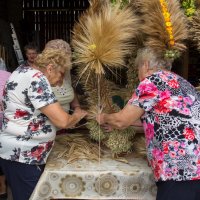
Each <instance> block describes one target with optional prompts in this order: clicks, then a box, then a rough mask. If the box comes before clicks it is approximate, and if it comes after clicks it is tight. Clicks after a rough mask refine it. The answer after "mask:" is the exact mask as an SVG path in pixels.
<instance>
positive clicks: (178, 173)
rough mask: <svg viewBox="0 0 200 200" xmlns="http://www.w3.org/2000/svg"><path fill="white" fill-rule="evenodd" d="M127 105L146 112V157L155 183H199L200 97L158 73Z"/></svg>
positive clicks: (183, 82)
mask: <svg viewBox="0 0 200 200" xmlns="http://www.w3.org/2000/svg"><path fill="white" fill-rule="evenodd" d="M129 103H130V104H132V105H136V106H139V107H141V108H142V109H144V110H145V114H144V115H143V116H142V122H143V126H144V130H145V137H146V146H147V156H148V161H149V164H150V165H151V167H152V169H153V173H154V177H155V180H156V181H165V180H176V181H181V180H196V179H200V95H199V93H197V92H196V91H195V88H194V87H193V86H192V85H191V84H190V83H188V82H187V81H186V80H185V79H183V78H182V77H180V76H178V75H176V74H174V73H172V72H168V71H158V72H156V73H154V74H152V75H151V76H148V77H147V78H145V79H144V80H143V81H142V82H141V83H140V84H139V86H138V87H137V89H136V92H135V93H134V94H133V96H132V98H131V99H130V100H129Z"/></svg>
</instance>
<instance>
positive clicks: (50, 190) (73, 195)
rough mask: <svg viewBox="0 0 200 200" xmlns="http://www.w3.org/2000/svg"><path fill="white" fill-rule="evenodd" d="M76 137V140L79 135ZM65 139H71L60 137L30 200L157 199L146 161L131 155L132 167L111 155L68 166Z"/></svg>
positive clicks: (129, 160)
mask: <svg viewBox="0 0 200 200" xmlns="http://www.w3.org/2000/svg"><path fill="white" fill-rule="evenodd" d="M77 134H79V133H77ZM85 134H86V133H84V134H83V135H85ZM73 135H74V137H75V135H76V133H74V134H73ZM64 137H69V136H68V135H63V136H57V137H56V143H55V146H54V148H53V150H52V152H51V154H50V156H49V159H48V161H47V164H46V167H45V170H44V172H43V174H42V176H41V177H40V180H39V182H38V184H37V186H36V188H35V190H34V192H33V193H32V195H31V197H30V200H44V199H45V200H50V199H134V200H155V199H156V190H157V189H156V185H155V182H154V178H153V174H152V170H151V168H149V167H148V165H147V161H146V160H144V159H141V158H136V157H134V156H133V155H132V154H130V155H129V156H128V157H125V158H126V159H127V160H128V163H125V162H119V161H117V160H113V159H112V158H111V154H110V153H109V152H107V153H108V154H106V155H104V157H103V158H102V157H101V159H100V160H99V161H94V162H92V161H89V160H82V159H80V160H78V161H75V162H73V163H68V162H67V159H65V158H63V157H62V158H61V157H60V155H61V154H63V152H65V151H66V145H67V144H64V142H63V141H65V138H64ZM70 137H72V136H70Z"/></svg>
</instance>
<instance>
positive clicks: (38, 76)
mask: <svg viewBox="0 0 200 200" xmlns="http://www.w3.org/2000/svg"><path fill="white" fill-rule="evenodd" d="M41 75H42V72H37V73H35V74H34V75H33V78H34V77H37V78H40V77H41Z"/></svg>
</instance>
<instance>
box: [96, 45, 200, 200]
mask: <svg viewBox="0 0 200 200" xmlns="http://www.w3.org/2000/svg"><path fill="white" fill-rule="evenodd" d="M136 65H137V66H138V70H139V73H138V75H139V80H140V83H139V85H138V87H137V88H136V90H135V93H134V94H133V96H132V97H131V99H130V100H129V102H128V103H127V105H126V106H125V107H124V108H123V109H122V110H121V111H119V112H118V113H113V114H105V113H101V114H99V115H97V121H98V123H99V124H101V125H104V126H109V128H117V129H123V128H126V127H128V126H130V125H132V124H134V123H135V122H136V121H137V120H141V121H142V124H143V127H144V131H145V137H146V148H147V158H148V161H149V164H150V166H151V168H152V170H153V174H154V178H155V181H156V184H157V188H158V191H157V200H177V199H181V200H188V199H190V200H197V199H200V187H199V185H200V114H199V111H200V95H199V93H197V92H196V90H195V88H194V87H193V86H192V85H191V84H190V83H189V82H188V81H187V80H185V79H184V78H182V77H180V76H178V75H177V74H175V73H173V72H171V71H170V69H171V64H170V63H169V62H167V61H166V60H165V59H163V58H161V57H159V56H158V55H157V52H154V51H153V50H152V49H150V48H145V49H142V50H140V51H139V52H138V55H137V58H136Z"/></svg>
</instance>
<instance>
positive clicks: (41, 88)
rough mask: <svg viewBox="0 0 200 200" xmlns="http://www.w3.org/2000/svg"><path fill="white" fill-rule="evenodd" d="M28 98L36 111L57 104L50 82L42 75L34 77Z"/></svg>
mask: <svg viewBox="0 0 200 200" xmlns="http://www.w3.org/2000/svg"><path fill="white" fill-rule="evenodd" d="M28 96H29V99H30V101H31V103H32V104H33V106H34V108H35V109H39V108H41V107H44V106H46V105H49V104H52V103H55V102H57V100H56V97H55V95H54V93H53V91H52V89H51V86H50V84H49V81H48V80H47V78H46V77H45V76H44V75H43V74H42V73H38V74H35V75H34V76H33V77H32V80H31V83H30V87H29V91H28Z"/></svg>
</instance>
